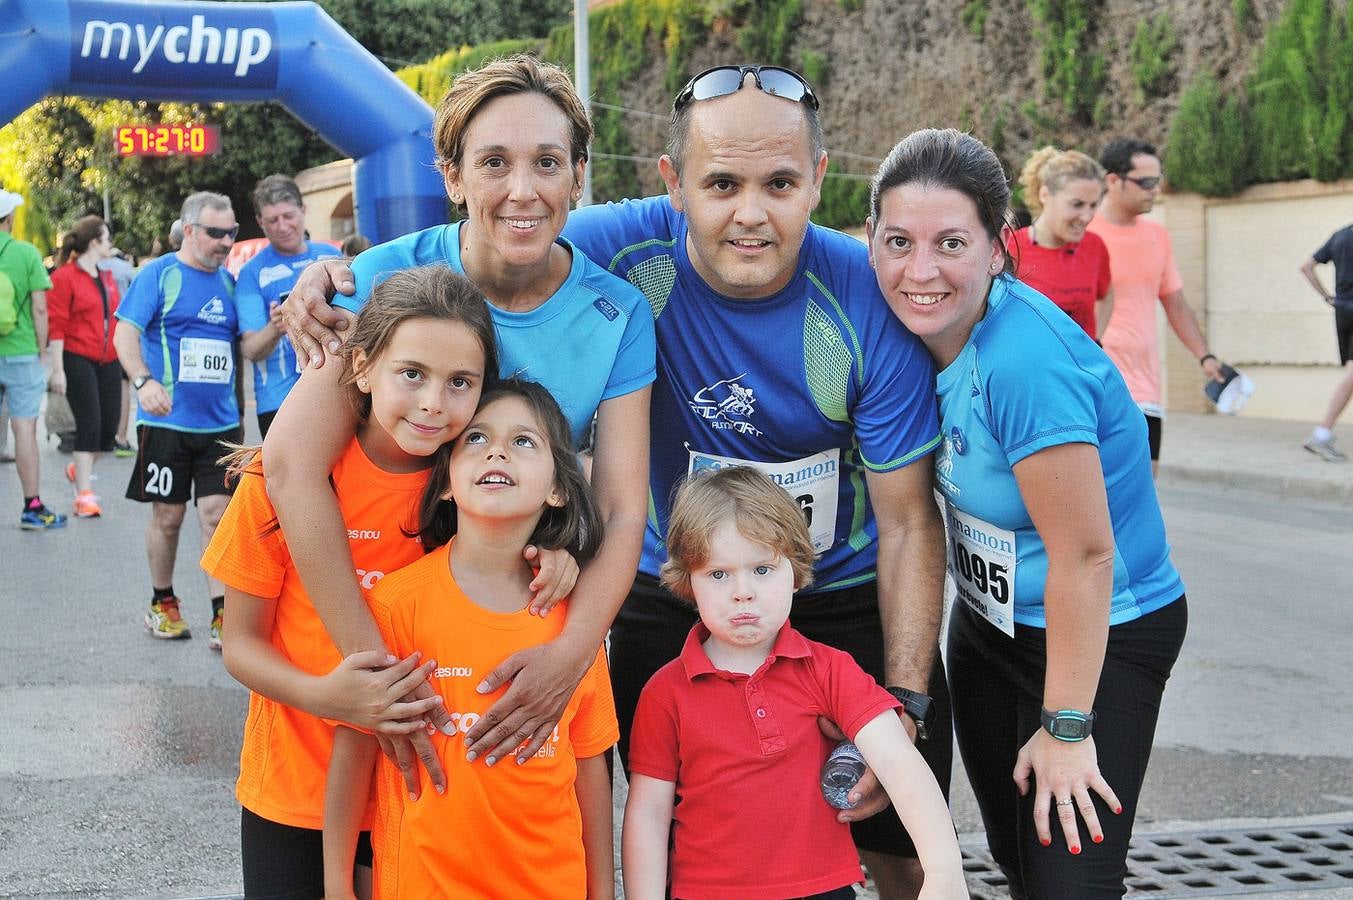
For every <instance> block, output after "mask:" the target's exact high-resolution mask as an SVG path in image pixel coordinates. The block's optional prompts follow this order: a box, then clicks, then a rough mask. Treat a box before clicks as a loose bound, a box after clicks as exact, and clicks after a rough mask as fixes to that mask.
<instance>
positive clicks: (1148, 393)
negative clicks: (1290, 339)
mask: <svg viewBox="0 0 1353 900" xmlns="http://www.w3.org/2000/svg"><path fill="white" fill-rule="evenodd" d="M1099 163H1100V165H1102V166H1103V167H1104V171H1105V172H1106V173H1107V174H1106V175H1105V183H1106V190H1105V192H1104V202H1103V203H1102V204H1100V207H1099V212H1097V213H1096V214H1095V218H1094V219H1093V220H1092V221H1091V222H1090V229H1089V230H1090V231H1093V232H1094V233H1095V234H1097V235H1099V236H1100V237H1101V238H1103V239H1104V243H1105V244H1106V245H1107V246H1108V248H1109V270H1110V276H1111V280H1112V285H1113V297H1114V306H1113V317H1112V318H1111V319H1109V325H1108V327H1107V328H1106V329H1105V331H1104V340H1103V344H1104V352H1106V353H1108V354H1109V358H1110V359H1112V360H1113V361H1114V364H1115V365H1117V366H1118V371H1119V372H1121V373H1122V375H1123V380H1124V381H1126V382H1127V386H1128V390H1129V391H1130V392H1131V393H1132V399H1133V400H1135V401H1137V406H1139V407H1140V408H1141V410H1142V413H1143V415H1145V416H1146V425H1147V432H1148V435H1149V437H1150V444H1151V472H1152V474H1154V473H1155V472H1156V468H1157V460H1159V459H1160V437H1161V422H1162V420H1163V419H1164V417H1165V405H1164V400H1163V397H1164V392H1163V391H1162V389H1161V366H1160V342H1159V340H1158V339H1157V335H1156V303H1157V302H1159V303H1160V304H1161V305H1162V306H1163V307H1165V317H1166V318H1167V319H1168V320H1169V322H1170V327H1171V328H1172V329H1174V333H1175V334H1176V335H1177V336H1178V337H1179V340H1181V341H1183V343H1184V346H1185V347H1187V348H1188V349H1189V352H1190V353H1192V354H1193V355H1194V356H1195V357H1196V358H1197V359H1198V364H1199V365H1200V366H1202V369H1203V371H1204V372H1206V373H1207V375H1208V377H1210V378H1212V379H1214V380H1216V381H1224V380H1225V379H1224V377H1223V376H1222V372H1221V362H1220V361H1219V360H1218V359H1217V357H1215V356H1213V355H1212V353H1210V352H1209V351H1208V349H1207V341H1206V340H1205V339H1204V337H1203V331H1202V329H1201V328H1199V327H1198V320H1197V318H1195V317H1194V315H1193V310H1191V309H1189V305H1188V303H1186V302H1185V300H1184V280H1183V279H1182V278H1181V277H1180V276H1179V269H1178V268H1176V267H1175V262H1174V250H1173V249H1172V248H1171V246H1170V233H1169V232H1168V231H1166V230H1165V226H1163V225H1161V224H1160V223H1159V222H1156V221H1153V220H1151V219H1147V218H1143V216H1144V214H1146V213H1149V212H1150V211H1151V207H1152V206H1154V205H1155V202H1156V197H1157V195H1159V194H1160V187H1161V180H1162V177H1163V176H1162V175H1161V169H1160V157H1159V156H1158V155H1157V153H1156V148H1155V147H1153V146H1151V145H1150V144H1148V143H1145V142H1144V141H1137V140H1128V139H1120V140H1116V141H1113V142H1112V143H1110V144H1109V145H1108V146H1107V147H1105V148H1104V152H1103V153H1102V154H1100V157H1099Z"/></svg>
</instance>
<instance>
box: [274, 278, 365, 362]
mask: <svg viewBox="0 0 1353 900" xmlns="http://www.w3.org/2000/svg"><path fill="white" fill-rule="evenodd" d="M355 291H356V286H355V284H354V282H353V278H352V269H351V268H349V266H348V261H347V260H345V259H338V258H335V257H327V258H325V259H317V260H315V261H314V262H312V263H311V264H310V265H308V266H306V267H305V269H303V270H302V271H301V274H300V277H298V278H297V279H296V284H295V286H294V287H292V289H291V291H290V293H289V294H288V295H287V299H286V301H285V302H284V303H283V304H282V307H281V315H282V321H283V322H284V323H285V324H286V329H287V334H288V335H289V336H290V337H291V343H292V345H293V346H294V347H295V348H296V350H297V351H298V352H297V354H296V355H297V359H298V360H300V362H301V365H305V364H306V360H307V359H308V360H309V363H310V365H312V366H314V367H315V368H319V367H321V366H323V365H324V348H325V347H328V349H329V352H330V353H337V352H338V348H339V347H340V346H341V345H342V343H343V341H342V338H340V337H339V336H338V334H337V332H339V331H346V330H347V329H348V328H349V326H350V325H351V323H352V316H351V314H350V313H348V312H347V311H346V310H342V309H334V308H333V307H332V306H330V305H329V304H330V303H331V302H332V301H333V298H334V296H335V295H337V294H348V295H351V294H353V293H354V292H355Z"/></svg>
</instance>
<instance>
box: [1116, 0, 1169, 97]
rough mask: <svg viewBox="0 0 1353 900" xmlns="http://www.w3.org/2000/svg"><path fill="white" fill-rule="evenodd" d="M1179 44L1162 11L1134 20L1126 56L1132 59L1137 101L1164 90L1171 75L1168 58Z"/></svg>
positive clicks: (1160, 94) (1159, 94) (1156, 95)
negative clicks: (1154, 15)
mask: <svg viewBox="0 0 1353 900" xmlns="http://www.w3.org/2000/svg"><path fill="white" fill-rule="evenodd" d="M1178 46H1179V38H1177V37H1176V36H1175V33H1174V28H1173V27H1172V26H1171V25H1170V17H1169V15H1168V14H1166V13H1161V14H1160V15H1158V16H1156V17H1155V18H1154V19H1150V20H1148V19H1142V20H1141V21H1140V22H1138V23H1137V33H1136V34H1135V35H1134V36H1133V38H1132V45H1131V47H1129V49H1128V56H1129V58H1130V59H1131V60H1132V80H1133V82H1134V83H1135V84H1136V88H1137V90H1136V93H1137V102H1138V103H1145V102H1146V100H1147V98H1148V97H1158V96H1162V95H1163V94H1164V93H1165V89H1166V88H1167V87H1168V86H1169V82H1170V76H1171V75H1173V74H1174V65H1173V64H1172V63H1171V62H1170V57H1171V56H1173V55H1174V51H1175V50H1176V49H1177V48H1178Z"/></svg>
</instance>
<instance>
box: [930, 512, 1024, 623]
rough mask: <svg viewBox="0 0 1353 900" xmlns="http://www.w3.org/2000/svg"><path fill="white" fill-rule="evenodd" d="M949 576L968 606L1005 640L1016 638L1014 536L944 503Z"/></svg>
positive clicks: (1010, 532)
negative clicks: (992, 626) (946, 519)
mask: <svg viewBox="0 0 1353 900" xmlns="http://www.w3.org/2000/svg"><path fill="white" fill-rule="evenodd" d="M945 511H946V514H947V517H948V519H949V522H948V524H949V575H950V577H952V578H953V579H954V585H955V587H957V588H958V596H959V597H961V598H962V600H963V602H964V603H966V604H968V607H969V608H970V609H971V610H972V611H973V612H975V613H977V614H978V615H979V616H981V617H982V618H984V619H986V620H987V621H988V622H990V623H991V624H992V625H995V626H996V628H997V629H999V630H1000V631H1001V632H1002V633H1003V634H1005V635H1006V636H1007V637H1014V636H1015V614H1014V612H1015V605H1014V586H1015V562H1016V560H1015V533H1014V532H1013V531H1006V530H1005V529H1004V528H997V527H996V526H994V525H992V524H990V523H988V522H984V521H982V520H981V519H979V518H977V517H976V516H970V515H968V514H967V513H965V512H962V511H960V510H959V509H958V508H957V507H955V506H954V504H952V503H946V504H945Z"/></svg>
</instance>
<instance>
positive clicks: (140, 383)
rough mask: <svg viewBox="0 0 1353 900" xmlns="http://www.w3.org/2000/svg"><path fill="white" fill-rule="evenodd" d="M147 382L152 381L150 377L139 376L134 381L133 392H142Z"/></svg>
mask: <svg viewBox="0 0 1353 900" xmlns="http://www.w3.org/2000/svg"><path fill="white" fill-rule="evenodd" d="M147 381H150V376H149V375H137V376H136V377H135V378H133V379H132V390H134V391H139V390H141V388H143V387H145V386H146V382H147Z"/></svg>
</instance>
